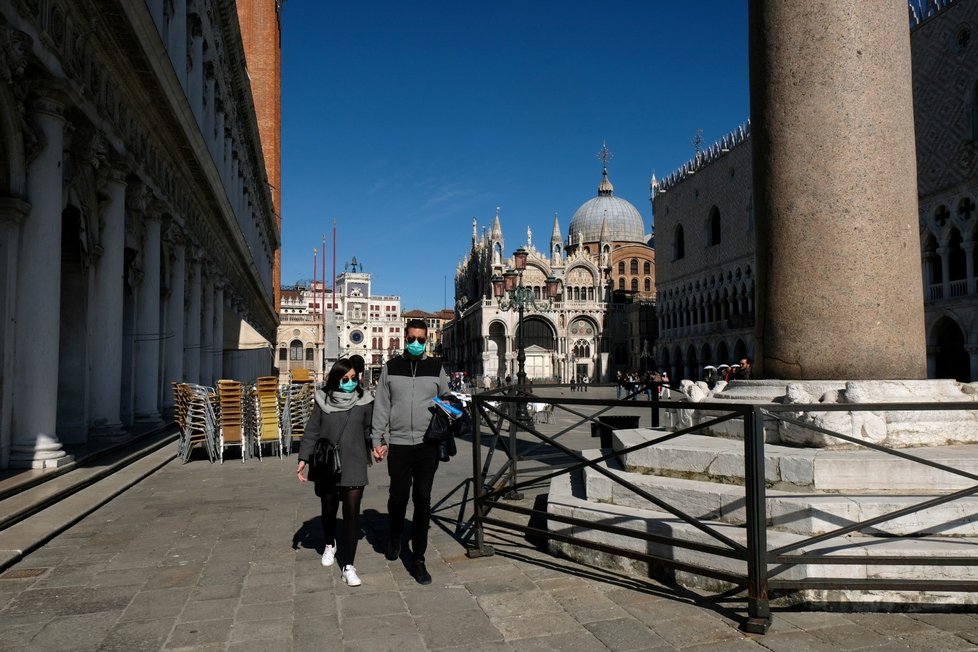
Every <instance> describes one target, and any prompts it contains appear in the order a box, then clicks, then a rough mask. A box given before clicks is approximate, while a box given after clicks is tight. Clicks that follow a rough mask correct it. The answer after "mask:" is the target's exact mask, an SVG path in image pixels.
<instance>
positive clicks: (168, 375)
mask: <svg viewBox="0 0 978 652" xmlns="http://www.w3.org/2000/svg"><path fill="white" fill-rule="evenodd" d="M186 283H187V247H186V244H185V243H184V241H183V239H182V238H180V237H179V236H177V237H174V239H173V262H172V264H171V265H170V282H169V286H170V295H169V296H168V297H167V302H166V343H165V345H164V346H165V347H166V348H165V353H164V358H163V414H164V415H165V416H167V417H169V416H172V415H173V385H172V383H182V382H184V369H183V343H184V340H183V338H184V330H183V322H184V319H185V315H184V310H185V306H184V298H185V295H186V291H185V288H186Z"/></svg>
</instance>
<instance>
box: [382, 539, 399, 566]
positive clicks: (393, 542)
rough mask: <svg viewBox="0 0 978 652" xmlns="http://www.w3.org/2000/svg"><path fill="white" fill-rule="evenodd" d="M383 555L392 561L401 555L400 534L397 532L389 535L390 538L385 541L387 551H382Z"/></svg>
mask: <svg viewBox="0 0 978 652" xmlns="http://www.w3.org/2000/svg"><path fill="white" fill-rule="evenodd" d="M384 556H385V557H387V559H388V560H390V561H394V560H395V559H397V558H398V557H400V556H401V535H400V534H398V535H397V536H391V538H390V539H389V540H388V541H387V552H385V553H384Z"/></svg>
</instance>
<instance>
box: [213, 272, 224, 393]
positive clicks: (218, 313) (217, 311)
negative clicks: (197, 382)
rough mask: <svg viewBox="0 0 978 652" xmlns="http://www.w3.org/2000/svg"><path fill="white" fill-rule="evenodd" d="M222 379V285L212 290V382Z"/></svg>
mask: <svg viewBox="0 0 978 652" xmlns="http://www.w3.org/2000/svg"><path fill="white" fill-rule="evenodd" d="M221 378H224V285H223V284H222V285H218V286H217V287H216V288H214V382H215V383H216V382H217V381H218V380H220V379H221Z"/></svg>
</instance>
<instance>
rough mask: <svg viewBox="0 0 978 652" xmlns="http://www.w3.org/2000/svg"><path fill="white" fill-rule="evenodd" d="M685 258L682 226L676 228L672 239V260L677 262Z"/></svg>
mask: <svg viewBox="0 0 978 652" xmlns="http://www.w3.org/2000/svg"><path fill="white" fill-rule="evenodd" d="M685 256H686V234H685V233H684V232H683V227H682V225H679V226H677V227H676V230H675V232H674V234H673V239H672V259H673V260H679V259H681V258H684V257H685Z"/></svg>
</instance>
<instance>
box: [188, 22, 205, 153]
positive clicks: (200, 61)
mask: <svg viewBox="0 0 978 652" xmlns="http://www.w3.org/2000/svg"><path fill="white" fill-rule="evenodd" d="M187 28H188V29H189V30H190V61H191V62H192V65H191V68H190V71H189V72H188V73H187V75H188V76H187V98H188V99H189V100H190V108H191V109H192V110H193V112H194V117H195V118H197V124H198V125H199V126H200V131H201V133H203V134H205V139H204V140H205V142H206V140H207V139H206V131H205V126H206V124H207V121H206V120H205V118H204V94H205V91H204V36H203V33H202V32H201V21H200V16H199V15H198V14H190V15H189V16H188V17H187Z"/></svg>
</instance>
